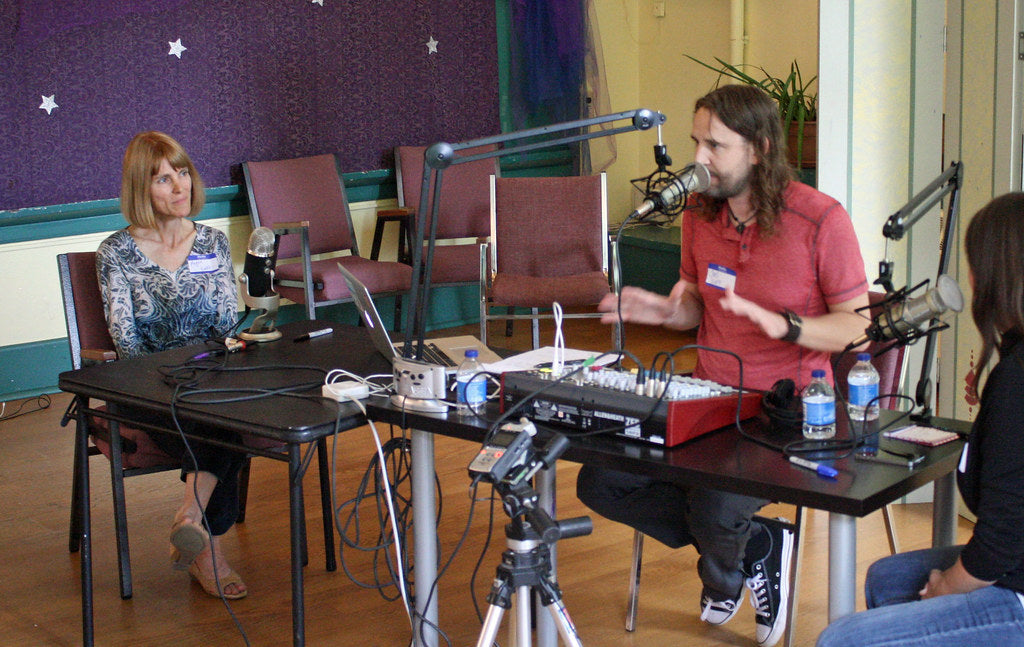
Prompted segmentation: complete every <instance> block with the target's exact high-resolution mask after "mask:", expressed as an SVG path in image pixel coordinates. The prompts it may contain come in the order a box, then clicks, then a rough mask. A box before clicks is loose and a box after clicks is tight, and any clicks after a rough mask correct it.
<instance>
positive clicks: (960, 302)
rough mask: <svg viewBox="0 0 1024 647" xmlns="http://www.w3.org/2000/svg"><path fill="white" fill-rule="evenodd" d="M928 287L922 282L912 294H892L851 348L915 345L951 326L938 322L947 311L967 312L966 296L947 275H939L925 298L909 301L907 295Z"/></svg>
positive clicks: (923, 295)
mask: <svg viewBox="0 0 1024 647" xmlns="http://www.w3.org/2000/svg"><path fill="white" fill-rule="evenodd" d="M925 283H927V281H922V282H921V283H919V284H917V285H915V286H914V287H913V288H911V289H910V290H909V291H908V290H907V288H902V289H900V290H897V291H896V292H894V293H893V294H891V295H890V296H889V297H888V298H887V299H886V300H885V302H884V303H882V304H881V305H882V311H881V312H880V313H878V315H877V316H875V317H873V318H872V320H871V323H870V324H869V325H868V327H867V329H866V330H865V331H864V334H863V335H862V336H861V337H860V338H858V339H856V340H854V341H852V342H851V343H850V345H849V346H848V348H854V347H856V346H860V345H861V344H863V343H865V342H868V341H878V342H884V341H894V342H896V343H895V344H893V346H903V345H906V344H910V343H913V342H914V341H917V340H918V339H920V338H921V337H927V336H928V335H930V334H931V333H933V332H936V331H938V330H942V329H944V328H948V327H949V326H948V324H945V323H942V322H941V321H936V319H937V318H938V317H939V316H941V315H942V314H944V313H945V312H946V311H947V310H952V311H953V312H960V311H961V310H963V309H964V296H963V293H961V292H960V286H959V285H957V283H956V281H954V280H953V279H951V278H950V277H949V276H948V275H946V274H940V275H939V278H938V279H937V280H936V281H935V287H933V288H932V289H930V290H928V291H926V292H925V293H924V294H922V295H920V296H917V297H914V298H913V299H911V298H908V295H909V294H910V293H912V292H913V291H914V290H916V289H917V288H919V287H921V286H922V285H924V284H925Z"/></svg>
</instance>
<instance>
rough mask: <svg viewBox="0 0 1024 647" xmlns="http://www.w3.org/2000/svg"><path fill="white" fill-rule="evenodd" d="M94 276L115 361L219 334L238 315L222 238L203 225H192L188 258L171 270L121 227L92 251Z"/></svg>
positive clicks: (226, 330)
mask: <svg viewBox="0 0 1024 647" xmlns="http://www.w3.org/2000/svg"><path fill="white" fill-rule="evenodd" d="M96 275H97V278H98V279H99V283H100V291H101V292H102V294H103V310H104V313H105V314H106V317H107V327H108V328H109V329H110V336H111V337H112V338H113V339H114V344H115V346H116V347H117V355H118V357H120V358H121V359H125V358H128V357H139V356H141V355H147V354H149V353H155V352H157V351H161V350H167V349H168V348H176V347H178V346H187V345H190V344H198V343H201V342H203V341H205V340H207V339H210V338H211V337H215V336H223V335H225V334H227V333H228V332H229V331H230V330H231V328H232V327H233V326H234V325H235V319H236V317H237V316H238V296H237V292H236V288H235V277H234V273H233V269H232V266H231V248H230V247H229V246H228V238H227V236H225V235H224V232H222V231H220V230H217V229H214V228H213V227H209V226H207V225H203V224H200V223H196V237H195V242H194V243H193V244H192V251H191V252H190V253H189V260H188V261H186V262H185V263H184V264H182V266H181V267H179V268H178V269H176V270H174V271H169V270H166V269H164V268H162V267H160V266H159V265H157V264H156V263H154V262H153V261H151V260H150V259H149V258H148V257H146V255H145V254H143V253H142V251H140V250H139V248H138V247H137V246H136V244H135V239H133V238H132V236H131V234H129V233H128V230H127V229H122V230H120V231H116V232H114V233H113V234H111V235H110V236H109V237H108V238H107V239H106V240H104V241H103V242H102V243H100V246H99V249H97V250H96ZM211 328H212V329H213V330H214V332H211V330H210V329H211Z"/></svg>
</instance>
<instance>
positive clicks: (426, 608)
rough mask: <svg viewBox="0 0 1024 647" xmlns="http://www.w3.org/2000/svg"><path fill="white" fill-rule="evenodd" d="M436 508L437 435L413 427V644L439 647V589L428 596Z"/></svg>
mask: <svg viewBox="0 0 1024 647" xmlns="http://www.w3.org/2000/svg"><path fill="white" fill-rule="evenodd" d="M436 509H437V506H436V502H435V496H434V436H433V434H431V433H428V432H426V431H417V430H415V429H413V430H412V524H413V555H414V556H415V559H416V595H415V600H416V618H415V620H414V621H413V625H412V628H413V644H414V645H416V647H437V644H438V643H437V639H438V636H437V632H436V630H435V629H434V627H436V626H437V590H436V589H435V590H434V591H433V593H434V594H433V595H432V596H430V599H429V600H428V599H427V594H428V592H430V591H431V589H432V586H433V584H434V580H435V579H437V520H436V518H435V516H434V514H435V510H436Z"/></svg>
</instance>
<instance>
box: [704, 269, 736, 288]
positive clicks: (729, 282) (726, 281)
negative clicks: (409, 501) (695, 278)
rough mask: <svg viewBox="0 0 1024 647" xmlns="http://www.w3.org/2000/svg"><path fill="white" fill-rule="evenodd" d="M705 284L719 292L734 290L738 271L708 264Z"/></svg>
mask: <svg viewBox="0 0 1024 647" xmlns="http://www.w3.org/2000/svg"><path fill="white" fill-rule="evenodd" d="M704 282H705V283H707V284H708V285H710V286H711V287H713V288H718V289H719V290H728V289H730V288H734V287H736V271H735V270H731V269H729V268H728V267H725V266H724V265H716V264H715V263H708V276H707V278H706V279H705V281H704Z"/></svg>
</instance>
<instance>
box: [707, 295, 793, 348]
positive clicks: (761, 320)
mask: <svg viewBox="0 0 1024 647" xmlns="http://www.w3.org/2000/svg"><path fill="white" fill-rule="evenodd" d="M718 303H719V305H721V306H722V309H723V310H725V311H726V312H731V313H733V314H734V315H737V316H740V317H746V318H747V319H750V320H751V321H753V322H754V323H755V324H757V325H758V326H759V327H760V328H761V331H762V332H764V334H765V336H767V337H770V338H772V339H782V338H783V337H784V336H785V335H786V332H787V331H788V330H789V325H788V324H787V323H786V318H785V317H783V316H782V315H780V314H779V313H777V312H772V311H771V310H766V309H765V308H762V307H761V306H759V305H757V304H756V303H754V302H753V301H748V300H747V299H744V298H743V297H741V296H739V295H738V294H736V292H734V291H733V289H732V288H727V289H726V290H725V296H723V297H722V298H721V299H720V300H719V302H718Z"/></svg>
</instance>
